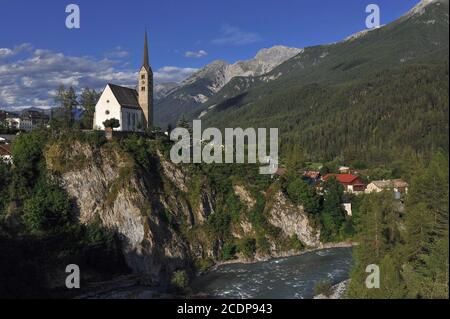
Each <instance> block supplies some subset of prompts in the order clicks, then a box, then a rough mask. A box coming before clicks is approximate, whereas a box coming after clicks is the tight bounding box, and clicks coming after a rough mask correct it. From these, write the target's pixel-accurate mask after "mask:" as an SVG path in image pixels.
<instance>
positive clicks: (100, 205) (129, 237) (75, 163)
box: [46, 142, 319, 283]
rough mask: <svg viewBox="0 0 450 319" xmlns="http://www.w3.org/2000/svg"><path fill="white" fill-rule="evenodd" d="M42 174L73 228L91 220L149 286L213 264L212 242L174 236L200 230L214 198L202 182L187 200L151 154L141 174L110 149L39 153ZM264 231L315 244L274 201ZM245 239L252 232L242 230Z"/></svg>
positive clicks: (298, 217)
mask: <svg viewBox="0 0 450 319" xmlns="http://www.w3.org/2000/svg"><path fill="white" fill-rule="evenodd" d="M46 163H47V168H48V170H49V171H50V172H52V173H53V174H52V175H53V176H55V177H56V178H58V180H59V182H60V184H61V186H62V187H63V188H64V189H65V190H66V191H67V193H68V194H69V196H70V197H71V198H72V199H73V201H74V203H75V204H76V205H75V206H76V209H75V211H76V214H77V218H78V219H79V221H80V222H81V223H83V224H89V223H91V222H93V221H94V220H95V219H96V218H97V217H99V218H100V219H101V221H102V223H103V225H104V227H106V228H108V229H110V230H113V231H115V232H116V233H117V234H118V235H119V237H120V239H121V242H122V251H123V254H124V256H125V259H126V262H127V264H128V266H129V267H130V268H131V269H132V270H133V272H136V273H144V274H146V275H147V276H149V277H150V278H151V279H152V281H153V282H155V283H156V282H161V281H167V279H169V278H170V276H171V275H172V273H173V272H174V271H176V270H179V269H183V270H186V269H187V270H188V272H189V270H192V269H193V264H194V260H196V259H198V258H205V257H207V258H212V259H217V258H218V246H219V245H220V243H219V242H210V241H209V240H208V239H207V238H206V239H204V238H194V239H191V238H186V236H184V235H183V234H184V232H183V231H182V228H187V229H192V228H194V227H197V228H198V227H201V225H203V224H204V223H205V221H207V218H208V216H209V215H210V214H214V213H215V200H216V198H215V197H216V195H215V192H214V191H213V188H212V187H211V186H210V185H209V184H208V181H207V178H206V179H205V180H204V182H203V183H202V184H201V185H200V195H199V196H198V198H197V199H196V200H195V201H192V200H189V194H190V186H189V185H190V178H189V177H188V174H186V172H185V171H184V169H183V167H180V166H178V165H174V164H172V163H171V162H169V161H167V160H166V159H165V158H164V157H163V156H162V155H161V153H160V152H159V151H158V152H157V153H156V154H155V156H154V158H153V161H152V165H151V167H150V168H149V169H143V168H142V167H141V166H139V165H136V164H135V162H134V160H133V159H132V158H131V156H130V155H128V154H127V153H125V152H123V151H121V149H120V148H118V147H113V146H111V145H110V144H107V145H106V146H103V147H101V148H100V149H95V148H93V147H91V146H89V145H87V144H82V143H78V142H76V143H74V144H73V145H72V147H71V148H70V150H67V149H66V150H65V151H62V147H61V146H60V145H52V146H50V147H49V149H48V150H47V151H46ZM236 192H238V193H239V194H240V195H241V197H242V198H241V201H243V203H244V204H245V205H248V207H249V208H251V207H252V206H253V205H254V202H255V201H254V200H253V199H252V198H251V196H250V194H249V193H248V192H247V191H246V190H245V188H244V187H243V186H238V187H237V188H236ZM269 221H270V223H272V224H273V225H275V226H277V227H279V228H280V229H281V231H282V232H283V233H284V234H285V236H289V237H290V236H292V235H293V234H295V235H297V237H298V238H299V239H300V240H301V241H302V242H303V243H304V244H306V245H307V246H318V245H319V237H318V234H317V233H316V232H315V230H314V229H313V228H312V227H311V226H310V224H309V222H308V218H307V216H306V214H305V213H304V212H303V209H302V208H301V207H294V206H293V205H292V204H289V203H288V202H287V200H286V198H285V197H284V196H283V195H282V194H281V193H279V194H276V196H275V197H274V200H273V204H272V208H271V210H270V218H269ZM245 228H246V231H245V232H246V233H252V232H254V231H253V229H252V225H251V224H250V223H246V227H245Z"/></svg>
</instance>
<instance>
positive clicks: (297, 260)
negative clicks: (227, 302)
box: [192, 248, 352, 299]
mask: <svg viewBox="0 0 450 319" xmlns="http://www.w3.org/2000/svg"><path fill="white" fill-rule="evenodd" d="M351 266H352V253H351V248H332V249H324V250H319V251H314V252H309V253H306V254H303V255H300V256H294V257H288V258H282V259H274V260H270V261H266V262H259V263H254V264H228V265H222V266H219V267H217V268H216V269H215V270H213V271H211V272H208V273H207V274H205V275H203V276H201V277H199V278H197V279H196V280H195V281H194V282H193V285H192V289H193V290H194V293H196V294H200V295H206V296H208V297H212V298H239V299H247V298H268V299H307V298H312V297H314V287H315V285H316V284H317V283H318V282H322V281H328V282H330V283H331V284H337V283H339V282H342V281H344V280H346V279H348V278H349V272H350V268H351Z"/></svg>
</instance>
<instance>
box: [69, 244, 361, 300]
mask: <svg viewBox="0 0 450 319" xmlns="http://www.w3.org/2000/svg"><path fill="white" fill-rule="evenodd" d="M354 245H356V244H355V243H352V242H341V243H327V244H323V245H320V246H319V247H316V248H310V249H305V250H303V251H300V252H299V251H288V252H283V253H279V254H273V255H271V256H265V257H261V258H256V259H254V260H244V259H235V260H230V261H226V262H218V263H216V264H215V265H214V266H212V267H211V268H210V269H208V270H207V271H205V272H202V273H199V274H198V275H197V276H196V277H195V278H193V281H195V280H196V279H198V278H199V277H201V276H205V275H208V274H209V273H212V272H215V271H217V270H218V269H219V268H220V267H222V266H232V265H236V266H238V265H239V264H241V265H251V264H258V263H264V262H271V261H273V260H277V259H283V258H291V257H300V256H302V255H305V254H308V253H311V252H317V251H321V250H327V249H336V248H351V247H353V246H354ZM343 279H344V278H343ZM340 284H341V283H340ZM340 284H338V285H340ZM338 285H336V286H338ZM333 287H334V288H335V290H336V291H339V287H340V286H339V287H335V286H333ZM333 291H334V290H333ZM344 292H345V290H344ZM342 295H343V293H342ZM72 297H75V298H80V299H91V298H93V299H97V298H106V299H153V298H156V299H161V298H163V299H164V298H173V297H174V296H173V295H171V294H168V293H167V291H165V289H161V287H155V286H152V285H150V284H147V283H146V280H145V278H144V277H142V276H139V275H129V276H123V277H120V278H116V279H114V280H111V281H108V282H101V283H95V284H92V285H90V287H86V291H85V292H84V293H81V294H79V295H77V296H72ZM205 297H207V296H206V295H199V294H193V295H189V296H188V298H205ZM323 299H325V298H323Z"/></svg>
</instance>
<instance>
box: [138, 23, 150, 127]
mask: <svg viewBox="0 0 450 319" xmlns="http://www.w3.org/2000/svg"><path fill="white" fill-rule="evenodd" d="M138 94H139V105H140V106H141V108H142V111H143V112H144V117H145V123H144V128H148V127H152V126H153V71H152V68H151V67H150V64H149V60H148V41H147V31H146V32H145V39H144V61H143V63H142V67H141V69H140V70H139V79H138Z"/></svg>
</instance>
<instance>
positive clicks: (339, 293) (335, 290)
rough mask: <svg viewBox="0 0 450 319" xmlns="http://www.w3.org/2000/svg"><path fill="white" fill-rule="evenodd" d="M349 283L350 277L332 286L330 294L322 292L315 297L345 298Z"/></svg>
mask: <svg viewBox="0 0 450 319" xmlns="http://www.w3.org/2000/svg"><path fill="white" fill-rule="evenodd" d="M349 284H350V279H347V280H344V281H342V282H340V283H338V284H336V285H334V286H332V287H331V288H330V293H329V294H328V295H324V294H320V295H317V296H314V299H344V296H345V293H346V291H347V288H348V285H349Z"/></svg>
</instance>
